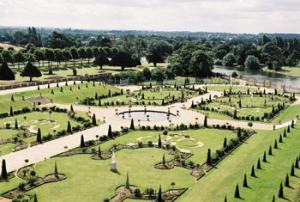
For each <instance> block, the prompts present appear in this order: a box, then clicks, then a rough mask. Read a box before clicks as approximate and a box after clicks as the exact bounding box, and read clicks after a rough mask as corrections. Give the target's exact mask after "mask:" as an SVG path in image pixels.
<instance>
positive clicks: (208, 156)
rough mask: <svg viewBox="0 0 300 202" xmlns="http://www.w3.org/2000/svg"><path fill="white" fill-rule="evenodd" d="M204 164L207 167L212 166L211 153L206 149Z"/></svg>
mask: <svg viewBox="0 0 300 202" xmlns="http://www.w3.org/2000/svg"><path fill="white" fill-rule="evenodd" d="M206 163H207V164H208V165H210V166H211V165H212V160H211V151H210V149H208V151H207V159H206Z"/></svg>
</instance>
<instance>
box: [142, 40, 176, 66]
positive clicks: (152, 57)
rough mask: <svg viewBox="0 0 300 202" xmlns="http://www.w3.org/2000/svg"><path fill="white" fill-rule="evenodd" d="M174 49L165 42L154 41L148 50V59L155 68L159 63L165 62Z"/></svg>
mask: <svg viewBox="0 0 300 202" xmlns="http://www.w3.org/2000/svg"><path fill="white" fill-rule="evenodd" d="M172 50H173V47H172V45H171V44H170V43H168V42H166V41H163V40H153V41H151V42H150V44H149V46H148V48H147V54H146V58H147V60H148V62H149V63H151V62H152V63H153V65H154V67H156V66H157V63H159V62H164V61H165V59H166V57H167V56H168V55H169V54H170V53H171V52H172Z"/></svg>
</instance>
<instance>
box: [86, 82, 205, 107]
mask: <svg viewBox="0 0 300 202" xmlns="http://www.w3.org/2000/svg"><path fill="white" fill-rule="evenodd" d="M203 93H205V91H204V90H202V89H201V88H200V89H195V88H187V87H178V86H175V87H174V86H155V87H150V88H149V87H142V90H139V91H134V92H126V93H124V95H120V96H114V97H105V98H104V99H103V98H101V97H96V96H95V97H93V98H87V99H86V100H84V102H82V103H81V104H89V105H98V106H115V105H116V106H118V105H167V104H172V103H175V102H183V101H185V100H186V99H189V98H192V97H195V96H197V95H201V94H203Z"/></svg>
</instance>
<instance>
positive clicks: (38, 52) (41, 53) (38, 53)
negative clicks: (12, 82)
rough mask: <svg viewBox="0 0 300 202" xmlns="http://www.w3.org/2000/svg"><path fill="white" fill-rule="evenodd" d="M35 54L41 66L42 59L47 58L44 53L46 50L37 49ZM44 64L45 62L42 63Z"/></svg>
mask: <svg viewBox="0 0 300 202" xmlns="http://www.w3.org/2000/svg"><path fill="white" fill-rule="evenodd" d="M34 56H35V59H36V60H37V61H38V63H39V66H41V65H40V62H41V61H42V60H45V54H44V51H42V50H41V49H36V50H35V52H34ZM42 65H43V66H44V64H43V63H42Z"/></svg>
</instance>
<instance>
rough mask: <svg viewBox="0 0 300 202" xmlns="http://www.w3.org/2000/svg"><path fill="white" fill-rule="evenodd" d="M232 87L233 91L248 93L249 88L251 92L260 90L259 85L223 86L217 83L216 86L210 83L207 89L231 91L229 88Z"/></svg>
mask: <svg viewBox="0 0 300 202" xmlns="http://www.w3.org/2000/svg"><path fill="white" fill-rule="evenodd" d="M230 88H231V91H232V92H236V93H237V92H241V93H247V91H248V89H249V91H250V92H257V91H259V90H258V88H257V87H252V86H251V87H248V86H238V85H233V86H231V87H230V86H228V85H227V86H222V85H216V86H212V85H208V86H207V89H208V90H211V91H224V90H226V91H229V89H230Z"/></svg>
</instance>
